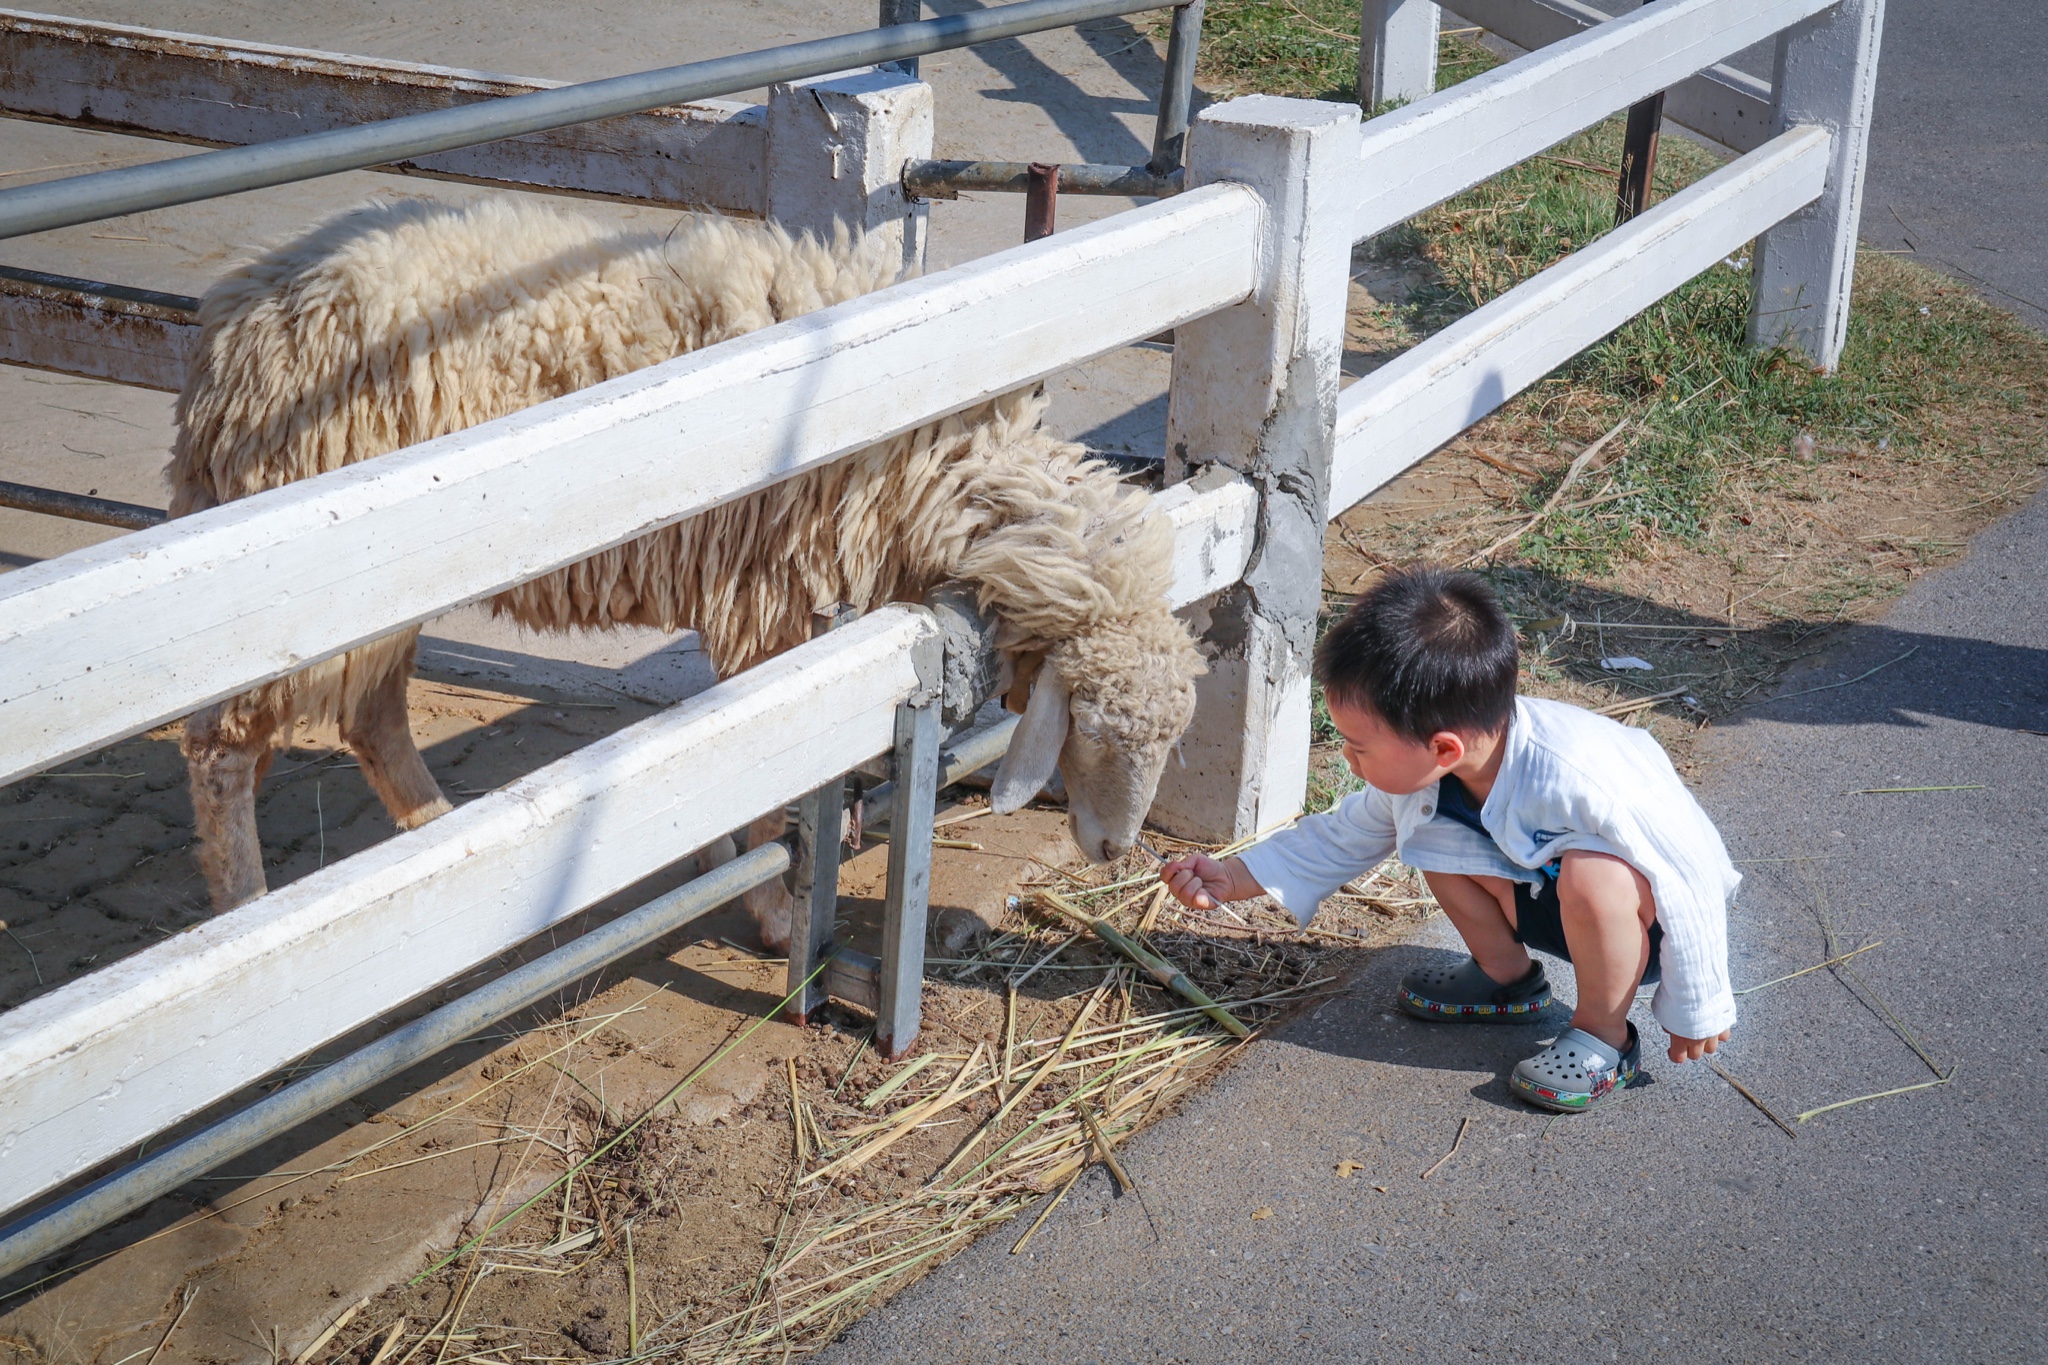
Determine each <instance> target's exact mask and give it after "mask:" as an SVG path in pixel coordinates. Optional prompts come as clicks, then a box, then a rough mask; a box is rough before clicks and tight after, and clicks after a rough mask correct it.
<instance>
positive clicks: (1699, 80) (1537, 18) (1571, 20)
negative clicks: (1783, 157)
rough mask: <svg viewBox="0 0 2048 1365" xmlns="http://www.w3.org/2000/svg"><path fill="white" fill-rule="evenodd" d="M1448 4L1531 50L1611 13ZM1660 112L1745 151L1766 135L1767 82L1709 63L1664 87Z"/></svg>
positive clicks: (1516, 1) (1508, 3)
mask: <svg viewBox="0 0 2048 1365" xmlns="http://www.w3.org/2000/svg"><path fill="white" fill-rule="evenodd" d="M1453 8H1454V9H1455V10H1456V11H1457V13H1458V14H1459V16H1460V17H1461V18H1465V19H1469V20H1471V21H1472V22H1473V23H1475V24H1478V25H1479V26H1480V27H1481V28H1484V29H1486V30H1488V31H1489V32H1492V33H1497V34H1499V35H1500V36H1501V37H1503V38H1505V39H1507V40H1508V41H1509V42H1511V43H1513V44H1514V45H1515V46H1516V47H1521V48H1527V49H1528V50H1529V51H1531V52H1534V51H1535V50H1536V49H1538V48H1542V47H1548V46H1550V45H1551V44H1552V43H1559V42H1563V41H1564V40H1565V39H1566V38H1571V37H1576V36H1577V35H1578V34H1580V33H1582V32H1584V31H1585V30H1587V29H1589V28H1591V27H1592V26H1593V25H1595V24H1604V23H1606V22H1607V20H1608V19H1609V18H1610V17H1611V16H1609V15H1607V14H1606V13H1604V12H1603V11H1601V10H1597V9H1595V8H1593V7H1592V6H1591V5H1588V4H1585V3H1583V2H1582V0H1457V3H1456V4H1455V5H1454V6H1453ZM1664 117H1665V118H1666V119H1668V120H1669V121H1671V122H1672V123H1676V124H1678V125H1679V126H1680V127H1683V128H1690V129H1691V130H1692V131H1693V132H1695V133H1698V134H1700V136H1702V137H1706V138H1711V139H1713V140H1714V141H1715V142H1718V143H1720V144H1721V145H1722V146H1724V147H1731V148H1733V149H1734V150H1736V151H1738V152H1747V151H1751V150H1753V149H1755V148H1757V147H1761V146H1762V145H1763V144H1764V142H1765V141H1766V140H1767V139H1768V138H1769V137H1770V136H1771V83H1770V82H1769V81H1766V80H1761V79H1759V78H1757V77H1755V76H1752V75H1750V74H1749V73H1748V72H1746V71H1737V70H1736V69H1735V68H1734V67H1732V66H1725V65H1716V66H1710V67H1708V68H1706V69H1705V70H1704V71H1701V72H1700V73H1699V74H1698V75H1696V76H1688V77H1686V78H1685V79H1684V80H1682V81H1680V82H1678V83H1677V84H1676V85H1674V86H1672V87H1671V88H1670V89H1669V90H1668V91H1666V92H1665V96H1664Z"/></svg>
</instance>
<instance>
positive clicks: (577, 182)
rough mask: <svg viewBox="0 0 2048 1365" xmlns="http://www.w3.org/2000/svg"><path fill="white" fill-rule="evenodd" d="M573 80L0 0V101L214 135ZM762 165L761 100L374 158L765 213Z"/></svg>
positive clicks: (104, 125) (119, 126)
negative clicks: (62, 14) (97, 17)
mask: <svg viewBox="0 0 2048 1365" xmlns="http://www.w3.org/2000/svg"><path fill="white" fill-rule="evenodd" d="M564 84H566V82H563V81H550V80H541V79H539V78H537V77H531V76H505V75H498V74H494V73H492V72H486V71H466V70H461V69H458V68H454V67H444V66H428V65H424V64H421V63H417V62H394V61H384V60H380V59H375V58H368V57H351V56H347V55H344V54H342V53H338V52H317V51H309V50H304V49H299V48H290V47H277V46H273V45H270V44H267V43H246V42H239V41H235V40H230V39H225V38H208V37H203V36H200V35H197V34H190V33H171V32H165V31H162V30H159V29H150V28H137V27H134V26H132V25H128V24H105V23H94V22H88V21H86V20H81V19H64V18H57V17H55V16H52V15H44V14H30V13H25V12H22V11H17V10H0V112H4V113H6V114H9V115H13V116H15V117H20V118H33V119H38V120H42V121H45V122H51V123H63V124H68V125H70V126H73V127H81V128H95V129H99V130H101V131H104V132H115V133H128V134H132V135H136V136H141V137H155V138H166V139H169V140H172V141H177V142H191V143H198V144H200V145H202V146H208V147H225V146H237V147H238V146H243V145H245V144H248V143H252V142H269V141H273V140H275V139H278V138H284V137H294V136H297V135H299V134H302V133H314V132H322V131H325V130H327V129H330V128H344V127H349V126H352V125H354V124H358V123H366V122H371V121H374V120H377V119H389V118H398V117H400V116H402V115H405V114H418V113H424V112H426V111H428V110H432V109H444V108H448V107H450V106H452V105H458V104H469V103H473V102H475V101H478V100H486V99H498V98H501V97H503V96H506V95H523V94H527V93H529V92H531V91H535V90H551V89H554V88H556V87H558V86H561V85H564ZM767 164H768V156H767V127H766V123H765V120H764V111H763V109H762V108H761V106H759V105H749V104H742V103H738V102H736V101H732V100H705V101H702V102H701V103H697V104H690V105H683V106H679V107H675V108H670V109H657V110H652V111H650V112H648V113H644V114H631V115H627V116H625V117H623V118H614V119H604V120H602V121H599V122H595V123H585V124H579V125H577V126H575V127H572V128H560V129H556V130H554V131H552V132H546V133H535V134H532V135H530V136H526V137H516V138H507V139H505V140H503V141H499V142H492V143H488V144H485V145H483V146H479V147H465V148H461V149H458V150H456V151H452V152H443V153H440V154H439V155H436V156H430V157H424V158H422V159H421V160H420V161H418V162H416V163H413V162H408V163H403V164H399V165H394V166H390V167H384V168H381V169H387V170H393V171H400V172H410V173H416V174H429V175H435V176H441V177H445V178H449V179H455V180H466V181H474V182H479V183H484V184H494V185H505V186H509V187H513V188H520V189H536V190H551V191H564V192H571V193H580V194H586V195H591V196H595V197H599V198H606V199H624V200H632V201H652V202H655V203H660V204H675V205H688V206H695V207H704V208H715V209H721V210H724V211H726V212H730V213H744V214H750V215H753V216H756V217H759V216H761V215H763V214H765V213H766V212H767V206H768V186H767V178H766V175H765V167H766V166H767Z"/></svg>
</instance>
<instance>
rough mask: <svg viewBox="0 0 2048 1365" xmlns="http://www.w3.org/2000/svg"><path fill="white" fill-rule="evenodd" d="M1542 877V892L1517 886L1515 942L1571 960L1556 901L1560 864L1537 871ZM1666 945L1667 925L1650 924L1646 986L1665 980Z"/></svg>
mask: <svg viewBox="0 0 2048 1365" xmlns="http://www.w3.org/2000/svg"><path fill="white" fill-rule="evenodd" d="M1538 874H1539V875H1540V876H1541V877H1542V878H1543V889H1542V890H1541V891H1538V890H1536V889H1535V888H1534V887H1531V886H1530V885H1529V883H1527V882H1516V883H1515V941H1516V942H1517V943H1520V944H1521V945H1522V946H1523V947H1525V948H1534V949H1535V950H1536V951H1537V952H1539V953H1549V954H1550V955H1551V956H1552V957H1561V958H1563V959H1564V960H1565V961H1566V962H1570V961H1571V960H1572V953H1571V949H1570V948H1568V947H1566V946H1565V941H1564V911H1563V908H1562V907H1561V906H1560V905H1559V904H1558V899H1557V864H1556V863H1552V864H1550V865H1549V866H1548V867H1544V868H1540V869H1538ZM1663 946H1664V926H1663V925H1661V924H1655V923H1653V924H1651V925H1650V965H1649V966H1647V967H1645V968H1644V969H1643V982H1642V984H1643V985H1645V986H1652V985H1655V984H1656V983H1657V982H1659V981H1661V980H1662V979H1663V978H1664V968H1663V964H1662V962H1661V960H1660V959H1661V957H1662V951H1661V950H1662V948H1663Z"/></svg>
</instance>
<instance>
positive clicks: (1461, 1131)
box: [1422, 1115, 1472, 1180]
mask: <svg viewBox="0 0 2048 1365" xmlns="http://www.w3.org/2000/svg"><path fill="white" fill-rule="evenodd" d="M1471 1126H1472V1119H1471V1117H1470V1116H1469V1115H1468V1116H1466V1117H1465V1118H1462V1119H1459V1120H1458V1136H1457V1137H1456V1139H1454V1140H1453V1141H1452V1143H1451V1150H1450V1151H1448V1152H1445V1153H1444V1154H1443V1155H1442V1156H1440V1157H1438V1158H1437V1159H1436V1165H1434V1166H1432V1167H1430V1168H1429V1169H1428V1170H1426V1171H1424V1172H1423V1173H1422V1178H1423V1179H1424V1180H1427V1179H1429V1178H1430V1177H1431V1176H1433V1175H1435V1174H1436V1173H1437V1172H1438V1171H1440V1170H1442V1169H1443V1168H1444V1165H1445V1163H1447V1162H1448V1161H1450V1159H1451V1158H1452V1157H1454V1156H1456V1155H1457V1154H1458V1149H1459V1148H1460V1147H1463V1146H1464V1145H1465V1130H1466V1129H1467V1128H1470V1127H1471Z"/></svg>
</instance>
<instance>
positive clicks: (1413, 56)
mask: <svg viewBox="0 0 2048 1365" xmlns="http://www.w3.org/2000/svg"><path fill="white" fill-rule="evenodd" d="M1442 21H1443V11H1442V10H1440V9H1438V8H1437V5H1436V0H1364V2H1363V4H1361V5H1360V7H1359V16H1358V102H1359V103H1360V104H1362V105H1364V106H1365V107H1366V108H1368V109H1370V108H1372V107H1373V106H1375V105H1379V104H1385V103H1386V102H1387V101H1388V100H1407V101H1409V102H1411V103H1412V102H1413V101H1415V100H1419V99H1421V98H1422V97H1423V96H1425V95H1434V94H1435V93H1436V35H1437V28H1438V25H1439V24H1441V22H1442Z"/></svg>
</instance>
